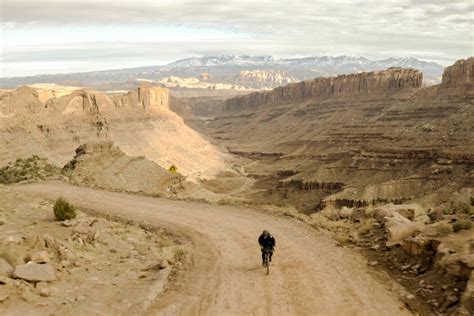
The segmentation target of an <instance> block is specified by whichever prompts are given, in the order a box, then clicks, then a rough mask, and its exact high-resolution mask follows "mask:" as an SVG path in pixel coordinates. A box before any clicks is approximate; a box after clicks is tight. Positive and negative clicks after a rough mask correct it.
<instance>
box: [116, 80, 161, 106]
mask: <svg viewBox="0 0 474 316" xmlns="http://www.w3.org/2000/svg"><path fill="white" fill-rule="evenodd" d="M114 104H115V105H116V107H119V108H123V107H138V108H143V109H150V108H152V109H169V90H168V89H166V88H161V87H158V86H151V85H149V84H142V85H141V86H140V87H138V88H137V89H136V90H134V91H130V92H128V93H127V94H125V95H122V96H117V97H115V98H114Z"/></svg>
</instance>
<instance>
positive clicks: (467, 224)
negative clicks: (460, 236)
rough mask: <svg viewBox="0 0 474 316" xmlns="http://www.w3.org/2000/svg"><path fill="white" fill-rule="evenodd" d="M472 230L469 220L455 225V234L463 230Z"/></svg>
mask: <svg viewBox="0 0 474 316" xmlns="http://www.w3.org/2000/svg"><path fill="white" fill-rule="evenodd" d="M471 228H472V223H471V221H467V220H460V221H457V222H456V223H454V224H453V230H454V232H455V233H456V232H458V231H460V230H461V229H471Z"/></svg>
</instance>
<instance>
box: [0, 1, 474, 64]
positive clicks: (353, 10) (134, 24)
mask: <svg viewBox="0 0 474 316" xmlns="http://www.w3.org/2000/svg"><path fill="white" fill-rule="evenodd" d="M473 12H474V6H473V3H472V1H465V0H464V1H462V0H452V1H438V0H432V1H427V0H425V1H424V0H387V1H379V0H377V1H375V0H365V1H362V0H343V1H335V0H333V1H330V0H317V1H305V0H296V1H291V2H282V1H268V0H263V1H255V0H252V1H249V0H242V1H223V0H214V1H191V0H173V1H170V0H160V1H155V0H145V1H137V0H133V1H130V0H114V1H111V0H102V1H100V0H74V1H72V0H34V1H33V0H2V3H1V20H2V24H0V30H1V32H2V46H3V47H2V48H3V51H4V52H3V56H2V62H15V63H17V62H18V61H19V59H21V60H23V61H27V60H30V61H31V62H36V61H38V58H40V57H35V56H41V58H46V59H48V60H55V59H61V60H64V61H65V62H67V61H71V62H72V61H77V60H84V59H85V58H89V59H90V58H92V59H94V58H95V59H96V60H97V59H101V58H107V57H108V56H107V55H104V54H103V53H102V51H103V50H104V48H103V47H108V48H105V51H107V49H114V47H115V48H116V47H117V44H118V43H120V45H121V46H120V47H121V48H120V49H121V50H122V51H121V52H115V51H113V52H111V55H112V56H115V55H116V54H118V55H120V56H127V54H128V56H129V57H130V58H131V59H133V60H137V59H139V58H140V56H141V55H143V56H145V55H146V56H148V55H147V54H150V57H151V55H153V56H154V58H155V60H168V56H175V57H187V55H192V54H209V53H213V54H219V53H247V54H272V55H278V56H293V55H332V54H347V55H364V56H368V57H388V56H414V57H418V58H426V59H430V58H434V59H435V60H436V61H438V62H442V63H444V64H448V63H451V62H452V61H453V60H455V59H459V58H463V57H466V56H469V55H472V52H473V35H472V34H473V29H472V27H473V23H474V21H473ZM114 30H115V31H114ZM167 30H168V32H170V33H169V34H171V35H167V34H166V31H167ZM187 34H188V35H187ZM189 34H191V36H189ZM62 43H68V45H69V44H70V47H69V49H67V51H64V49H63V48H62V47H61V45H62ZM138 47H141V49H145V48H143V47H146V52H145V53H143V54H141V50H140V49H138ZM85 52H87V53H85ZM94 54H95V55H94ZM19 56H22V57H19ZM85 56H87V57H85ZM120 58H122V57H120ZM144 61H145V59H144Z"/></svg>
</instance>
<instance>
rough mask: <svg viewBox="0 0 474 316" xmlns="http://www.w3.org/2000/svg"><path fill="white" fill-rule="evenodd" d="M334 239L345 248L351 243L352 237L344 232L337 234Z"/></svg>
mask: <svg viewBox="0 0 474 316" xmlns="http://www.w3.org/2000/svg"><path fill="white" fill-rule="evenodd" d="M334 239H335V240H336V241H337V242H338V243H339V244H340V245H341V246H344V245H346V244H348V243H349V242H350V237H349V235H348V234H346V233H343V232H337V233H336V234H335V235H334Z"/></svg>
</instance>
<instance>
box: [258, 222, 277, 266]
mask: <svg viewBox="0 0 474 316" xmlns="http://www.w3.org/2000/svg"><path fill="white" fill-rule="evenodd" d="M258 243H259V244H260V250H261V251H262V265H265V251H264V250H265V249H266V250H267V251H269V254H270V258H269V260H270V262H272V256H273V251H274V248H275V246H276V242H275V238H274V237H273V236H272V235H271V234H270V232H269V231H268V230H264V231H263V232H262V234H261V235H260V237H258Z"/></svg>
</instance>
